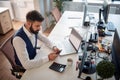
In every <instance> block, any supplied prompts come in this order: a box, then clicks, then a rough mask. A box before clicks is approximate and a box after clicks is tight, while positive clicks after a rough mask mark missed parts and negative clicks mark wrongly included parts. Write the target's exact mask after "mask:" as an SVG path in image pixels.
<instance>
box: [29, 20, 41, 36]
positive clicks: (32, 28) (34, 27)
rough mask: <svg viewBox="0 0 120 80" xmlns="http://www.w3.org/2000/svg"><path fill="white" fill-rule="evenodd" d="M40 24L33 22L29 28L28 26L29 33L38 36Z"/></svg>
mask: <svg viewBox="0 0 120 80" xmlns="http://www.w3.org/2000/svg"><path fill="white" fill-rule="evenodd" d="M41 24H42V23H41V22H39V21H35V22H33V23H31V26H30V28H29V29H30V31H31V33H33V34H38V32H39V31H40V29H41Z"/></svg>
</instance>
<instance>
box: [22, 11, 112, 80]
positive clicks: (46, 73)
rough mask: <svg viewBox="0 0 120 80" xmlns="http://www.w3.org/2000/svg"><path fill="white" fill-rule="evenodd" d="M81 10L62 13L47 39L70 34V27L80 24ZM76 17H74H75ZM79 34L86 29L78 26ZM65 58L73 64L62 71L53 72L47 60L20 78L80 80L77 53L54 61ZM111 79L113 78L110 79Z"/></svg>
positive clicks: (59, 37) (60, 38)
mask: <svg viewBox="0 0 120 80" xmlns="http://www.w3.org/2000/svg"><path fill="white" fill-rule="evenodd" d="M82 16H83V13H82V12H72V11H66V12H64V14H63V15H62V17H61V19H60V21H59V22H58V23H57V24H56V26H55V28H54V29H53V30H52V32H51V33H50V35H49V39H51V40H53V41H59V40H63V39H64V38H65V37H66V36H68V35H69V34H70V31H71V29H70V27H76V28H78V27H79V26H81V25H82ZM72 17H73V18H74V19H70V18H72ZM75 18H76V19H75ZM79 30H80V31H81V35H83V34H84V33H85V32H86V29H84V28H82V27H80V29H79ZM67 58H72V59H73V65H72V66H69V67H66V69H65V71H64V72H63V73H59V72H55V71H53V70H50V69H49V66H50V65H51V64H52V63H53V61H51V62H48V63H46V64H44V65H42V66H40V67H38V68H34V69H30V70H27V71H26V72H25V73H24V74H23V76H22V78H21V80H80V79H79V78H77V76H78V71H76V67H75V65H76V61H77V60H78V54H72V55H67V56H59V57H57V58H56V60H55V62H59V63H62V64H66V63H67ZM95 75H96V73H95V74H93V75H90V76H91V77H92V80H96V76H95ZM86 76H87V75H86V74H82V77H83V78H84V77H86ZM111 80H113V79H111Z"/></svg>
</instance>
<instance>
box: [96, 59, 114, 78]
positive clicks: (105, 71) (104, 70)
mask: <svg viewBox="0 0 120 80" xmlns="http://www.w3.org/2000/svg"><path fill="white" fill-rule="evenodd" d="M96 71H97V74H98V75H99V76H100V77H101V79H99V80H103V79H107V78H110V77H112V76H113V75H114V72H115V67H114V65H113V64H112V63H111V62H109V61H108V60H102V61H100V62H99V63H98V64H97V66H96Z"/></svg>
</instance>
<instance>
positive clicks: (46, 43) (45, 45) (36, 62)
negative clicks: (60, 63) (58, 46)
mask: <svg viewBox="0 0 120 80" xmlns="http://www.w3.org/2000/svg"><path fill="white" fill-rule="evenodd" d="M23 30H24V32H25V33H26V35H27V36H28V38H29V39H30V41H31V43H32V45H33V46H35V35H34V34H32V33H30V32H29V31H28V30H27V29H26V28H25V27H24V26H23ZM38 39H39V40H38V44H37V46H38V47H40V49H39V50H37V54H36V56H35V58H34V59H31V60H30V59H29V55H28V52H27V49H26V44H25V42H24V40H23V39H22V38H21V37H19V36H16V37H15V38H14V39H13V46H14V48H15V50H16V54H17V56H18V58H19V60H20V62H21V64H22V65H23V67H24V68H25V69H30V68H34V67H38V66H40V65H42V64H44V63H46V62H48V61H49V59H48V54H49V53H50V49H51V50H52V48H53V46H54V45H53V44H52V43H51V41H50V40H49V39H48V38H47V37H46V36H44V35H42V33H40V32H39V33H38Z"/></svg>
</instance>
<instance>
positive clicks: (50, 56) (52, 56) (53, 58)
mask: <svg viewBox="0 0 120 80" xmlns="http://www.w3.org/2000/svg"><path fill="white" fill-rule="evenodd" d="M57 56H58V54H56V53H50V54H49V55H48V58H49V60H50V61H51V60H55V58H56V57H57Z"/></svg>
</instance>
